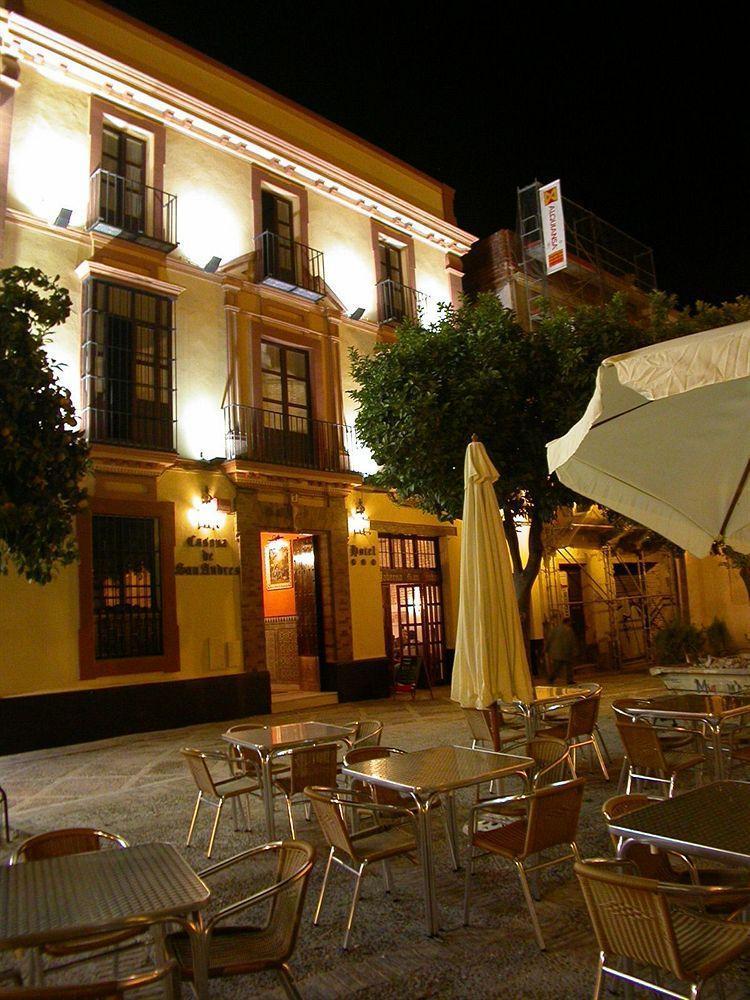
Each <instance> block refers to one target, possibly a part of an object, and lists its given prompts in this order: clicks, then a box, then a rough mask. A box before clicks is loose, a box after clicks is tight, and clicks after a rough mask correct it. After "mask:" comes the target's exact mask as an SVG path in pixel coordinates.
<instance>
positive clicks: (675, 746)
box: [612, 698, 700, 792]
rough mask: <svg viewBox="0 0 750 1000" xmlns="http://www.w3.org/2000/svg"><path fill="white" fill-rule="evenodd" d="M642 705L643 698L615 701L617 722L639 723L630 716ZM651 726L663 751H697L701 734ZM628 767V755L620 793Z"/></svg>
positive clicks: (619, 786) (620, 778)
mask: <svg viewBox="0 0 750 1000" xmlns="http://www.w3.org/2000/svg"><path fill="white" fill-rule="evenodd" d="M642 703H643V699H642V698H618V699H617V701H613V702H612V711H613V712H614V715H615V722H620V721H621V722H637V721H638V720H637V717H636V716H634V715H631V714H630V709H631V708H634V707H636V706H638V705H640V704H642ZM651 725H652V726H653V729H654V732H655V733H656V735H657V737H658V738H659V740H660V742H661V745H662V749H663V750H664V751H665V752H668V753H671V752H673V751H675V750H686V749H688V748H695V749H696V751H697V749H698V743H699V740H700V733H698V732H696V731H695V730H692V729H686V728H685V727H684V726H677V725H674V724H673V725H666V726H665V725H656V724H655V723H651ZM628 766H629V761H628V755H627V753H626V754H625V755H624V756H623V759H622V767H621V768H620V777H619V779H618V782H617V791H618V792H621V791H622V789H623V787H624V785H625V779H626V777H627V773H628Z"/></svg>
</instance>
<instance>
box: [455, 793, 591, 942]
mask: <svg viewBox="0 0 750 1000" xmlns="http://www.w3.org/2000/svg"><path fill="white" fill-rule="evenodd" d="M585 783H586V782H585V779H584V778H575V779H573V780H572V781H562V782H558V783H557V784H554V785H549V786H547V787H546V788H539V789H537V790H536V791H534V792H532V793H530V794H529V795H524V796H517V799H518V800H524V801H526V802H527V803H528V815H527V816H526V817H525V818H524V819H518V820H515V821H513V822H512V823H508V824H507V825H506V826H501V827H497V828H495V829H491V830H480V829H478V828H477V820H478V818H479V816H480V815H481V812H482V811H483V810H486V807H487V805H488V803H486V802H480V803H477V805H475V806H474V807H473V808H472V811H471V815H470V819H469V842H470V844H471V848H470V853H469V865H468V867H467V869H466V886H465V890H464V924H468V923H469V892H470V887H471V876H472V875H473V874H474V862H475V860H476V857H477V855H478V854H480V855H481V854H492V855H495V856H497V857H500V858H503V859H505V860H507V861H512V862H513V864H514V865H515V866H516V870H517V871H518V877H519V878H520V880H521V888H522V890H523V895H524V898H525V900H526V905H527V906H528V908H529V913H530V914H531V922H532V924H533V927H534V934H535V936H536V940H537V943H538V945H539V947H540V949H541V950H542V951H544V950H545V948H546V945H545V942H544V936H543V934H542V928H541V925H540V923H539V917H538V916H537V913H536V910H535V909H534V901H533V899H532V896H531V889H530V887H529V882H528V878H527V876H528V874H530V873H533V872H536V871H539V870H540V869H541V868H548V867H550V865H557V864H560V862H562V861H570V860H571V859H577V858H578V857H579V853H578V847H577V845H576V832H577V830H578V817H579V815H580V812H581V804H582V802H583V787H584V785H585ZM495 801H496V802H497V803H498V804H500V803H502V802H503V801H504V800H503V799H496V800H495ZM563 845H564V846H567V847H569V848H570V851H569V853H567V854H563V855H561V856H557V857H555V858H552V859H550V860H548V861H537V863H536V864H532V865H528V864H526V862H527V861H528V860H529V859H530V858H532V857H533V855H535V854H540V853H541V852H542V851H545V850H548V849H549V848H552V847H559V846H563Z"/></svg>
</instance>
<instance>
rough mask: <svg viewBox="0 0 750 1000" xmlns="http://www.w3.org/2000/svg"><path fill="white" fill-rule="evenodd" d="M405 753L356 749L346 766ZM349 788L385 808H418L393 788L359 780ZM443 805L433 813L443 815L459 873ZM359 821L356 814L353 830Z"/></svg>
mask: <svg viewBox="0 0 750 1000" xmlns="http://www.w3.org/2000/svg"><path fill="white" fill-rule="evenodd" d="M404 753H406V751H405V750H398V749H397V748H396V747H354V748H353V749H351V750H350V751H349V752H348V753H347V755H346V757H344V765H345V766H346V767H350V766H351V765H353V764H358V763H362V762H363V761H366V760H385V759H386V758H387V757H394V756H397V755H399V756H400V755H401V754H404ZM349 787H350V789H351V790H352V792H353V793H354V794H355V795H357V796H360V797H362V798H363V799H364V801H366V802H377V803H379V804H380V805H385V806H397V807H398V808H400V809H408V810H409V811H410V812H412V813H413V812H414V810H415V808H416V806H415V804H414V800H413V799H412V798H411V796H409V795H402V794H401V793H400V792H397V791H396V790H395V789H392V788H383V786H382V785H370V784H368V783H367V782H366V781H359V780H355V781H352V782H350V785H349ZM443 805H444V803H443V800H442V799H440V798H439V799H437V800H436V801H435V804H434V805H433V806H432V809H431V812H433V813H434V812H436V811H437V810H439V811H440V812H442V814H443V821H444V823H445V836H446V839H447V842H448V850H449V851H450V856H451V863H452V865H453V870H454V871H458V869H459V867H460V864H459V858H458V844H457V843H456V841H455V836H454V830H453V824H452V823H451V817H450V813H449V810H448V809H445V808H443ZM358 820H359V817H358V816H357V814H356V813H354V815H353V816H352V829H355V830H356V829H358Z"/></svg>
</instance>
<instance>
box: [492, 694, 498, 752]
mask: <svg viewBox="0 0 750 1000" xmlns="http://www.w3.org/2000/svg"><path fill="white" fill-rule="evenodd" d="M490 732H491V733H492V749H493V750H494V751H495V753H499V752H500V726H499V725H498V718H497V702H496V701H493V702H492V704H491V705H490Z"/></svg>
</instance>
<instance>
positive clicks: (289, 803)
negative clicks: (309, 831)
mask: <svg viewBox="0 0 750 1000" xmlns="http://www.w3.org/2000/svg"><path fill="white" fill-rule="evenodd" d="M286 812H287V816H288V817H289V829H290V830H291V833H292V840H296V839H297V834H296V833H295V832H294V816H293V815H292V800H291V799H287V800H286Z"/></svg>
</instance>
